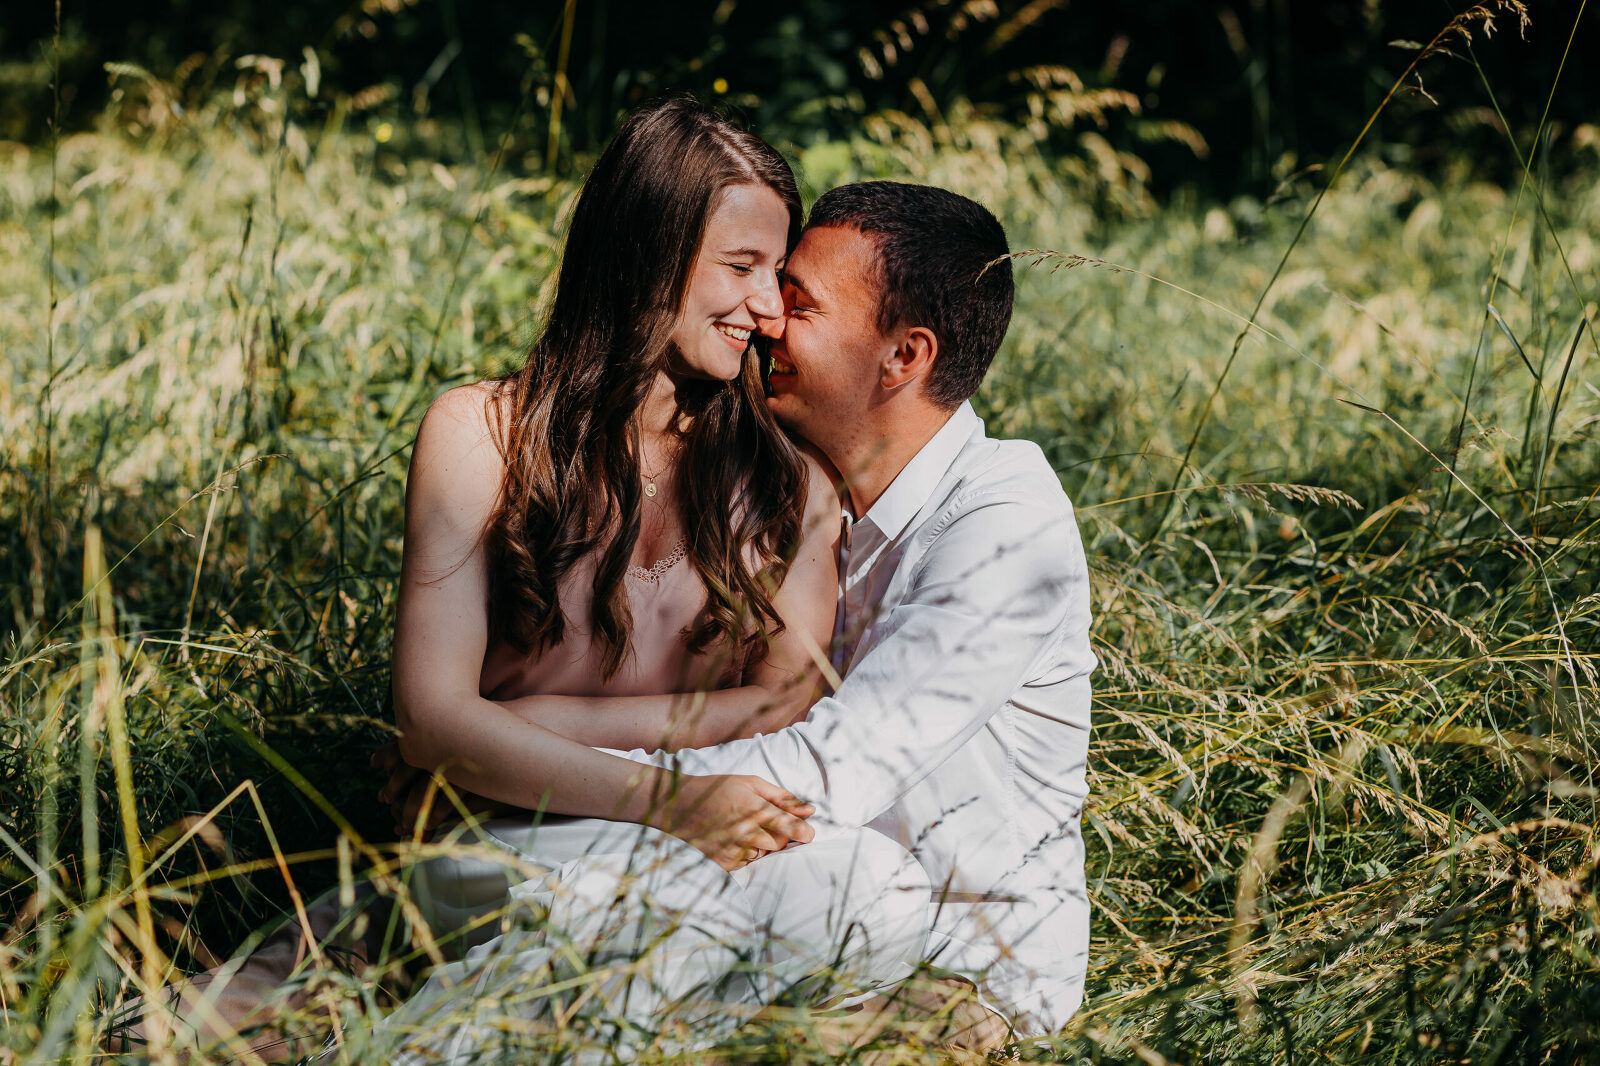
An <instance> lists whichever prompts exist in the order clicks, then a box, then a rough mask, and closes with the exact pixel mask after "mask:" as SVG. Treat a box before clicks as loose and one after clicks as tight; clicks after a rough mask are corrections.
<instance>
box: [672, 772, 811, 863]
mask: <svg viewBox="0 0 1600 1066" xmlns="http://www.w3.org/2000/svg"><path fill="white" fill-rule="evenodd" d="M676 784H677V790H676V792H675V793H674V794H673V795H672V796H671V797H669V798H668V799H667V800H666V801H665V803H664V805H663V806H662V807H661V808H660V809H659V810H657V811H655V812H652V814H651V817H650V824H651V825H653V826H655V827H656V828H657V829H663V830H665V831H667V832H669V833H671V834H672V835H674V836H676V837H679V838H681V839H683V840H685V841H687V842H688V843H690V844H693V845H694V846H695V847H697V848H699V849H700V850H701V851H703V852H704V853H705V854H706V856H707V857H708V858H709V859H711V861H713V862H715V863H716V864H717V865H718V866H721V867H722V868H723V869H724V870H737V869H739V868H740V867H742V866H747V865H749V864H750V863H751V862H754V861H755V860H756V859H758V858H760V857H761V856H762V855H765V854H767V853H769V852H773V851H782V850H783V849H784V848H786V847H788V846H789V845H790V844H805V843H809V842H810V840H811V838H812V837H814V836H816V830H814V829H812V828H811V826H809V825H807V824H806V819H807V818H809V817H811V815H812V814H813V813H815V811H816V808H815V807H814V806H812V805H811V804H809V803H806V802H805V801H804V800H801V799H800V798H799V797H798V796H796V795H795V794H794V793H792V792H790V791H789V790H788V789H784V788H779V787H778V786H777V785H774V784H772V783H771V782H769V781H764V780H762V779H761V778H759V777H752V776H750V775H748V774H725V775H724V774H719V775H715V776H706V777H694V776H685V777H680V778H678V780H677V782H676Z"/></svg>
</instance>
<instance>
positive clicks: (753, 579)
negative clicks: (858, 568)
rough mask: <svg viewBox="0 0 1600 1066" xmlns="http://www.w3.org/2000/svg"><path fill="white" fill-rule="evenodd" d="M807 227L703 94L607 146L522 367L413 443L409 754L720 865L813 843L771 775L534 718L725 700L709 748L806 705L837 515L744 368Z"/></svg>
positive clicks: (657, 111) (504, 799)
mask: <svg viewBox="0 0 1600 1066" xmlns="http://www.w3.org/2000/svg"><path fill="white" fill-rule="evenodd" d="M799 227H800V204H799V196H798V194H797V192H796V190H795V185H794V178H793V175H792V174H791V173H790V171H789V168H788V166H787V165H786V164H785V163H784V162H783V160H782V158H781V157H780V156H779V155H778V154H777V153H776V152H774V151H773V150H772V149H771V147H769V146H768V145H766V144H765V143H764V142H762V141H760V140H759V139H758V138H756V137H754V136H752V135H750V134H748V133H745V132H744V131H742V130H739V129H738V128H737V127H735V126H733V125H731V124H730V123H727V122H726V121H725V120H722V119H720V118H718V117H716V116H715V115H714V114H713V113H711V112H709V111H707V110H704V109H702V108H700V107H698V106H696V105H691V104H688V103H684V102H671V103H667V104H664V105H660V106H657V107H653V108H649V109H646V110H643V111H640V112H638V113H636V114H635V115H633V116H632V117H631V118H630V119H629V120H628V123H627V124H626V125H625V126H624V127H623V129H622V131H621V132H620V133H619V134H618V135H617V138H616V139H615V141H614V142H613V143H612V145H611V146H610V147H609V148H608V149H607V151H606V152H605V153H604V154H603V155H602V156H601V158H600V160H599V162H598V163H597V164H596V166H595V168H594V171H593V172H592V173H591V174H590V176H589V179H588V181H587V182H586V183H585V186H584V190H583V193H582V195H581V196H580V198H579V201H578V205H577V209H576V212H575V213H574V216H573V219H572V224H571V229H570V233H569V236H568V241H567V247H566V253H565V255H564V257H563V260H562V265H561V271H560V275H559V278H558V282H557V289H556V296H555V301H554V305H553V307H552V309H551V312H550V315H549V320H548V323H547V325H546V327H545V331H544V334H543V336H542V337H541V338H540V340H539V341H538V343H537V344H535V345H534V347H533V350H532V351H531V353H530V354H529V357H528V360H527V363H526V365H525V366H524V367H523V368H522V369H521V370H520V371H518V372H516V373H515V374H512V375H510V376H509V377H507V378H503V379H501V380H498V381H492V382H485V383H480V384H478V385H472V386H467V387H464V388H460V389H456V390H453V391H452V392H449V393H447V394H445V395H444V396H442V397H440V399H439V400H437V401H436V402H435V403H434V405H433V407H432V409H430V411H429V412H428V414H427V417H426V418H425V419H424V420H423V423H422V427H421V430H420V432H419V434H418V437H417V443H416V450H415V452H414V455H413V458H412V467H411V475H410V480H409V483H408V486H407V503H406V514H407V517H406V540H405V556H404V561H403V564H402V573H401V583H400V597H399V609H398V618H397V625H396V632H395V660H394V664H395V668H394V695H395V715H396V722H397V725H398V726H399V730H400V742H399V743H400V752H401V755H402V756H403V757H404V759H405V760H406V762H407V763H409V764H411V765H412V766H416V767H419V768H421V769H425V770H430V771H433V770H437V771H440V772H442V773H443V775H444V776H445V777H446V778H447V779H448V780H449V781H450V783H451V784H452V785H455V786H457V787H459V788H461V789H464V790H467V791H469V792H472V793H476V794H477V795H480V796H483V797H486V798H488V799H491V800H495V801H499V802H501V803H505V804H510V805H512V806H515V807H522V808H528V809H541V810H546V811H550V812H554V813H559V814H568V815H592V816H596V817H607V818H613V819H618V820H626V821H633V822H639V823H642V824H649V825H654V826H656V827H657V828H661V829H665V830H667V831H670V832H672V833H674V834H676V835H679V836H681V837H683V838H684V839H686V840H689V841H690V842H691V843H694V844H695V845H696V846H697V847H700V848H701V849H702V850H704V851H705V852H706V854H707V855H709V856H710V857H711V858H713V859H715V860H716V861H717V862H719V863H720V864H722V865H723V866H725V867H728V868H730V869H731V868H734V867H736V866H738V865H740V864H741V863H743V862H747V861H749V859H751V858H753V857H754V855H755V854H756V852H757V851H774V850H778V849H780V848H782V847H783V846H784V845H785V844H787V843H789V842H790V841H796V840H803V839H806V837H807V828H806V826H805V825H804V823H803V817H804V815H805V814H806V813H809V808H807V807H805V806H804V805H802V804H801V803H799V801H798V800H797V799H796V798H795V797H793V796H791V795H789V794H788V793H786V792H784V791H783V790H781V789H777V788H775V787H774V786H772V785H770V784H768V783H766V782H763V781H760V780H759V779H756V778H732V779H712V778H707V779H680V780H678V781H676V782H673V781H670V780H669V778H668V775H667V774H666V773H665V772H664V771H657V770H651V769H646V768H641V767H639V766H637V765H635V764H632V763H629V762H627V761H625V760H622V759H620V758H617V757H614V756H609V755H604V754H601V753H599V752H597V751H595V750H594V749H592V748H589V747H587V746H585V745H581V744H578V743H575V742H572V741H569V740H566V739H565V738H563V737H561V736H560V735H559V734H557V733H555V732H552V731H551V730H549V729H546V728H544V727H543V726H542V725H540V724H539V722H540V721H541V720H550V719H559V717H560V716H561V715H562V714H573V713H580V714H581V713H583V712H584V711H585V709H586V705H587V704H589V703H591V702H592V701H595V700H616V699H618V698H631V699H633V700H634V702H636V703H637V704H638V705H639V707H638V710H639V712H640V713H639V716H638V717H637V718H636V719H635V725H636V728H633V729H632V730H631V733H630V735H628V736H619V737H618V738H617V739H618V740H619V741H621V740H624V739H625V740H628V741H630V743H629V745H628V746H632V742H633V741H637V742H638V743H641V744H642V743H645V742H646V741H648V742H649V744H650V746H652V747H654V746H656V744H657V742H659V741H661V740H663V732H662V731H663V729H664V728H665V727H666V726H667V725H668V723H667V721H666V720H665V719H664V716H663V715H661V714H660V713H659V711H657V712H656V713H655V714H654V715H653V716H652V715H650V714H649V713H648V711H649V710H650V709H651V708H656V707H659V706H660V705H661V704H662V701H661V700H660V699H659V698H657V699H654V700H645V699H640V698H639V697H659V696H660V695H661V694H663V693H675V692H696V691H702V692H704V691H708V690H710V695H709V698H707V699H706V700H705V701H704V704H703V706H702V707H698V708H696V711H697V715H696V719H695V721H693V722H680V723H677V725H678V727H679V728H678V729H677V730H676V732H677V733H678V736H677V737H676V738H675V739H677V740H678V741H680V742H683V741H692V742H695V743H706V742H715V741H717V740H723V739H732V738H733V737H735V736H739V735H750V734H752V733H754V732H757V731H762V730H769V731H770V730H771V729H774V728H778V727H781V726H783V725H786V724H788V722H789V721H791V720H793V719H794V718H795V717H796V716H797V715H799V714H803V713H804V711H805V709H806V707H807V706H808V705H809V704H810V702H811V700H812V699H813V698H814V697H815V694H816V675H815V673H814V670H813V667H812V665H811V663H812V657H811V655H810V654H809V653H808V646H809V647H810V648H815V647H817V646H819V645H826V644H827V642H828V639H829V636H830V632H829V631H830V627H831V624H832V620H833V603H834V596H835V589H836V583H837V574H836V571H835V564H834V557H833V551H834V544H833V536H834V535H835V534H836V532H837V515H838V509H837V504H836V503H835V502H834V498H833V495H832V491H831V486H830V482H829V479H828V478H827V477H826V476H825V475H823V474H822V473H821V472H820V471H819V470H818V469H817V467H816V464H815V463H814V462H813V461H811V460H809V459H807V458H805V457H803V456H802V455H801V453H800V452H799V451H798V450H797V449H796V448H795V446H794V445H793V444H792V443H791V442H790V441H789V440H788V439H787V438H786V437H785V436H784V435H783V433H782V432H781V431H780V430H779V429H778V428H777V427H776V425H775V424H774V423H773V421H772V419H771V417H770V415H768V414H767V412H766V409H765V406H764V404H763V402H762V399H761V384H760V376H759V370H758V368H757V366H756V363H755V360H754V359H753V358H751V357H750V355H749V349H750V344H751V338H752V336H753V335H754V334H755V333H756V332H757V331H758V330H760V329H761V328H762V327H763V326H764V325H766V324H769V323H771V322H773V321H774V320H776V319H777V318H778V317H779V316H780V315H782V313H783V305H782V302H781V300H780V298H779V295H778V280H777V271H778V268H779V266H780V265H781V263H782V260H783V258H784V256H785V254H786V253H787V250H788V247H789V246H790V245H791V244H792V243H793V242H794V240H795V239H796V238H797V236H798V232H799ZM617 709H618V708H617V706H616V705H615V704H614V703H612V704H611V705H610V706H609V707H608V708H607V710H608V712H609V718H610V719H611V720H616V719H618V717H619V716H618V715H617V714H616V713H615V712H616V711H617ZM624 720H626V718H624ZM674 791H675V793H676V795H675V799H674V802H673V803H672V804H671V805H670V806H668V805H665V804H663V803H662V802H661V800H662V797H664V796H666V795H667V794H668V793H669V792H674Z"/></svg>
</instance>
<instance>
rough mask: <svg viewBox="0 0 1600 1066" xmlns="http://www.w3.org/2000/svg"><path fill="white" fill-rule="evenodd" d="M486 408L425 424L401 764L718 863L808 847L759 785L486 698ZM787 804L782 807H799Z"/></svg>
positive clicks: (403, 606)
mask: <svg viewBox="0 0 1600 1066" xmlns="http://www.w3.org/2000/svg"><path fill="white" fill-rule="evenodd" d="M489 402H492V401H491V400H490V393H489V390H488V388H487V387H485V386H467V387H465V388H459V389H454V390H452V391H451V392H449V393H446V394H445V395H444V396H441V397H440V398H439V399H438V400H437V401H435V402H434V404H433V406H432V408H430V409H429V411H428V414H427V416H426V417H425V418H424V419H423V423H422V428H421V430H420V431H419V433H418V435H417V445H416V450H415V452H414V453H413V455H412V461H411V473H410V477H409V480H408V482H407V486H406V536H405V552H404V556H403V559H402V563H401V574H400V593H399V605H398V611H397V618H396V624H395V649H394V701H395V719H396V724H397V725H398V726H399V729H400V740H399V743H400V752H401V755H402V757H403V758H404V759H405V761H406V762H408V763H410V764H411V765H413V766H416V767H418V768H420V769H423V770H428V771H433V772H437V773H440V774H442V775H443V776H444V777H445V778H446V779H447V780H448V781H449V782H450V783H451V784H453V785H456V786H458V787H460V788H462V789H465V790H467V791H470V792H474V793H477V794H479V795H481V796H485V797H487V798H489V799H492V800H498V801H501V802H503V803H509V804H513V805H515V806H518V807H525V808H531V809H543V810H548V811H551V812H553V813H559V814H572V815H587V816H593V817H601V818H611V819H617V820H625V821H633V822H640V823H643V824H647V825H654V826H656V827H658V828H662V829H666V830H668V831H670V832H673V833H676V834H677V835H679V836H683V837H685V838H686V839H690V840H691V843H695V844H696V845H697V846H701V847H702V850H706V851H707V854H711V855H712V857H713V858H717V857H718V855H717V854H713V848H717V849H724V848H725V841H726V840H727V839H732V838H739V839H742V840H743V841H744V842H745V844H746V845H753V846H759V847H763V849H764V850H773V849H774V847H780V848H781V847H782V846H784V844H785V843H787V842H788V841H791V840H803V839H809V838H810V836H811V831H810V829H809V828H808V827H807V826H805V824H804V822H803V821H802V819H801V818H799V817H796V816H795V815H794V814H793V813H791V812H792V811H795V810H803V809H804V806H803V805H802V804H800V802H799V801H798V800H794V803H793V805H792V806H790V807H789V808H788V809H785V807H784V806H780V805H779V802H777V801H775V800H774V799H773V798H772V796H771V795H770V794H768V793H766V792H765V791H764V790H761V789H758V788H757V786H756V785H755V784H752V782H754V781H755V780H756V779H753V778H749V779H747V778H742V777H734V778H697V779H690V778H679V779H676V780H674V779H672V778H671V776H670V775H669V774H667V773H666V772H665V771H662V770H659V769H655V768H650V767H640V766H638V765H636V764H634V763H630V762H628V761H627V760H625V759H620V758H616V757H614V756H610V755H606V754H604V753H601V752H598V751H595V750H594V749H593V748H591V747H589V746H588V745H585V744H580V743H578V742H576V741H573V740H570V739H567V738H565V737H562V736H559V735H557V734H556V733H553V732H551V731H550V730H549V729H547V728H544V727H543V726H541V725H538V724H536V723H534V722H530V721H528V720H526V719H524V718H522V717H519V716H518V715H517V714H516V713H514V712H513V711H512V710H511V709H510V708H509V707H508V706H507V705H506V704H503V703H497V702H495V701H493V700H487V699H484V698H483V697H482V696H480V695H479V693H478V686H479V681H480V676H481V673H482V669H483V659H484V653H485V651H486V649H487V646H488V638H489V634H488V602H489V598H488V588H489V585H488V582H489V574H488V566H487V555H486V549H485V541H484V537H483V530H484V527H485V523H486V521H487V519H488V517H489V515H490V513H491V512H492V510H493V507H494V505H495V503H496V501H497V498H498V494H499V490H500V477H501V471H502V460H501V458H500V453H499V450H498V449H497V448H496V446H495V443H494V440H493V438H492V436H491V431H490V427H489V422H488V418H487V410H486V404H487V403H489ZM760 784H761V785H765V786H766V789H771V788H772V786H770V785H766V783H765V782H761V783H760ZM779 791H781V790H779ZM669 796H671V797H672V799H671V801H670V803H669V802H668V801H667V798H668V797H669ZM785 797H786V794H784V796H780V797H779V799H780V800H783V801H784V802H785V803H786V802H787V799H793V797H786V799H785ZM713 823H723V824H720V825H718V824H713ZM763 839H764V840H765V841H766V843H762V841H763ZM719 861H721V860H720V859H719Z"/></svg>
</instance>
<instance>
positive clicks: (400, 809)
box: [371, 740, 517, 838]
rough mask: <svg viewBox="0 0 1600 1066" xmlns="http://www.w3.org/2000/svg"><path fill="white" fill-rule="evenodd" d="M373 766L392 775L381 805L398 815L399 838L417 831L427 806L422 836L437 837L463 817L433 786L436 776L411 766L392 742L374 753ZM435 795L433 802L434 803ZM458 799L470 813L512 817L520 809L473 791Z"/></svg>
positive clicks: (381, 793)
mask: <svg viewBox="0 0 1600 1066" xmlns="http://www.w3.org/2000/svg"><path fill="white" fill-rule="evenodd" d="M371 762H372V767H373V769H375V770H379V771H382V772H383V773H386V774H388V775H389V780H388V781H386V782H384V785H383V787H382V788H381V789H379V790H378V802H380V803H384V804H387V805H388V807H389V813H390V814H392V815H393V816H394V832H395V836H400V837H406V836H410V835H411V834H412V833H414V832H416V829H417V820H418V818H420V817H422V814H423V805H424V804H426V805H427V820H426V821H424V822H423V823H422V836H423V837H424V838H426V837H430V836H432V835H433V833H434V831H435V830H436V829H438V828H439V827H440V826H441V825H444V824H445V823H446V822H449V821H452V820H454V819H456V818H458V817H460V812H458V811H457V810H456V805H455V804H454V803H451V802H450V800H449V798H448V797H446V796H445V795H443V794H442V792H441V791H440V790H438V789H436V788H434V787H433V777H432V775H431V774H428V773H425V772H424V771H422V770H419V769H417V768H416V767H415V766H412V765H411V764H409V763H407V762H406V761H405V760H404V759H402V758H401V757H400V745H399V744H396V743H395V742H394V741H392V740H391V741H389V742H388V743H386V744H384V745H383V746H382V747H380V748H379V749H378V750H377V751H375V752H373V753H372V760H371ZM430 794H431V797H432V799H431V802H430V798H429V797H430ZM456 796H457V798H458V799H460V801H461V803H462V805H463V806H465V807H466V809H467V811H468V812H469V813H475V814H496V815H498V814H509V813H511V812H512V811H515V810H516V809H517V808H515V807H512V806H510V805H509V804H505V803H499V802H496V801H495V800H490V799H485V798H484V797H482V796H479V795H476V794H475V793H472V792H463V791H461V790H459V789H458V790H456Z"/></svg>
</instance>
